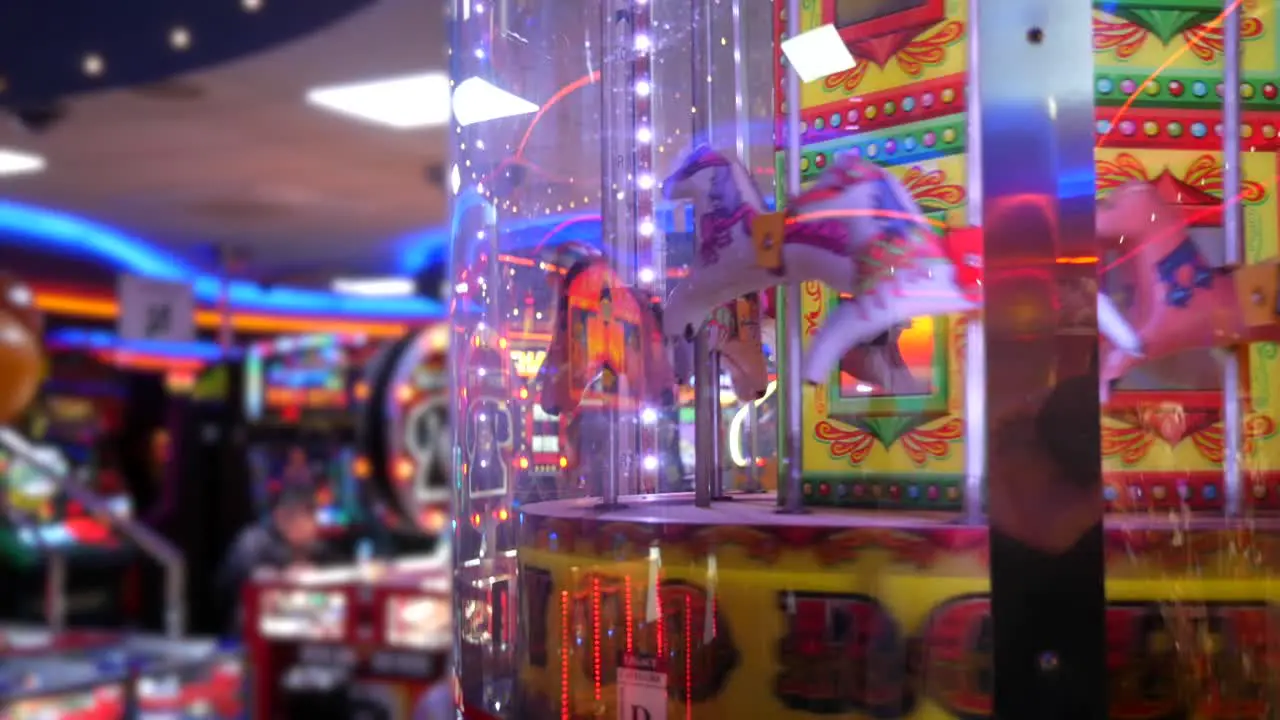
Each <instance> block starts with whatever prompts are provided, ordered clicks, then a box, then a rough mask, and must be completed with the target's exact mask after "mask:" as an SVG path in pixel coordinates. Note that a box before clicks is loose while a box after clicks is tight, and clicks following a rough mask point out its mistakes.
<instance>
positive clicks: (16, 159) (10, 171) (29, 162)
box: [0, 148, 45, 177]
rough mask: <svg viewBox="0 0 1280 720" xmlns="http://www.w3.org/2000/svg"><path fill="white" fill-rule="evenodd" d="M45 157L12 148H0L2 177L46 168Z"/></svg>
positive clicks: (0, 171)
mask: <svg viewBox="0 0 1280 720" xmlns="http://www.w3.org/2000/svg"><path fill="white" fill-rule="evenodd" d="M44 166H45V163H44V158H42V157H40V156H39V155H32V154H31V153H25V152H22V151H21V150H14V149H12V148H0V177H3V176H5V175H26V174H29V173H38V172H40V171H41V170H44Z"/></svg>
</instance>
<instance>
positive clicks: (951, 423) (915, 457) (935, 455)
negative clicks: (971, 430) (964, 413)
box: [898, 417, 964, 467]
mask: <svg viewBox="0 0 1280 720" xmlns="http://www.w3.org/2000/svg"><path fill="white" fill-rule="evenodd" d="M963 437H964V421H963V420H961V419H960V418H957V417H952V418H947V420H946V421H945V422H943V423H942V424H941V425H937V426H934V427H931V428H925V427H918V428H915V429H913V430H908V431H907V432H905V433H903V434H902V437H901V438H899V440H898V441H899V442H900V443H902V449H903V450H905V451H906V453H907V457H909V458H911V462H913V463H915V464H916V466H917V467H919V466H922V465H924V464H925V463H926V462H928V461H929V460H930V459H941V458H944V457H946V456H947V455H949V454H950V453H951V444H952V443H954V442H956V441H957V440H960V439H961V438H963Z"/></svg>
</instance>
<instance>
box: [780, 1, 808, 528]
mask: <svg viewBox="0 0 1280 720" xmlns="http://www.w3.org/2000/svg"><path fill="white" fill-rule="evenodd" d="M799 34H800V0H787V36H788V37H795V36H796V35H799ZM786 191H787V194H788V195H793V196H794V195H796V194H798V193H799V192H800V76H799V75H797V74H796V73H795V71H794V70H791V69H788V71H787V184H786ZM783 294H784V298H783V303H782V304H783V306H784V307H783V309H784V311H785V322H786V338H785V341H784V344H783V347H782V353H783V357H784V358H785V364H784V369H785V372H784V373H782V374H783V377H782V378H781V380H782V381H783V382H785V383H786V389H787V392H786V403H787V405H786V419H787V424H786V436H785V438H786V443H785V446H784V447H785V452H786V456H785V459H786V468H787V473H786V492H785V493H784V496H783V497H782V498H780V499H781V500H782V503H783V511H784V512H788V513H801V512H805V508H804V504H803V497H802V496H801V491H802V489H801V480H802V477H803V476H802V471H803V466H804V457H803V453H804V443H803V442H801V439H800V433H801V427H802V426H803V417H802V413H803V412H804V408H803V403H802V402H801V382H800V354H801V352H802V350H801V341H800V325H801V318H800V298H801V293H800V284H799V283H792V284H790V285H787V286H786V288H785V290H784V291H783Z"/></svg>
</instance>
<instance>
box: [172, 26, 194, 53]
mask: <svg viewBox="0 0 1280 720" xmlns="http://www.w3.org/2000/svg"><path fill="white" fill-rule="evenodd" d="M169 45H170V46H171V47H172V48H173V49H174V50H186V49H187V48H189V47H191V32H190V31H189V30H187V29H186V28H184V27H182V26H181V25H179V26H178V27H175V28H173V29H172V30H170V31H169Z"/></svg>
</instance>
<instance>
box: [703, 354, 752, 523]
mask: <svg viewBox="0 0 1280 720" xmlns="http://www.w3.org/2000/svg"><path fill="white" fill-rule="evenodd" d="M708 360H709V362H708V368H707V370H708V374H709V375H710V376H711V382H712V383H713V384H714V385H715V392H713V393H709V395H710V399H709V401H708V402H711V403H714V405H712V406H711V411H712V413H711V417H713V418H715V422H712V423H709V424H710V426H711V433H710V434H711V448H710V451H711V462H710V463H708V464H709V465H710V469H709V471H708V472H709V473H710V480H711V499H712V500H729V499H730V498H729V496H728V495H725V492H724V409H723V408H722V407H721V406H720V377H721V376H720V353H719V351H714V352H712V353H711V354H710V357H709V358H708ZM748 402H751V401H750V400H748Z"/></svg>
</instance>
